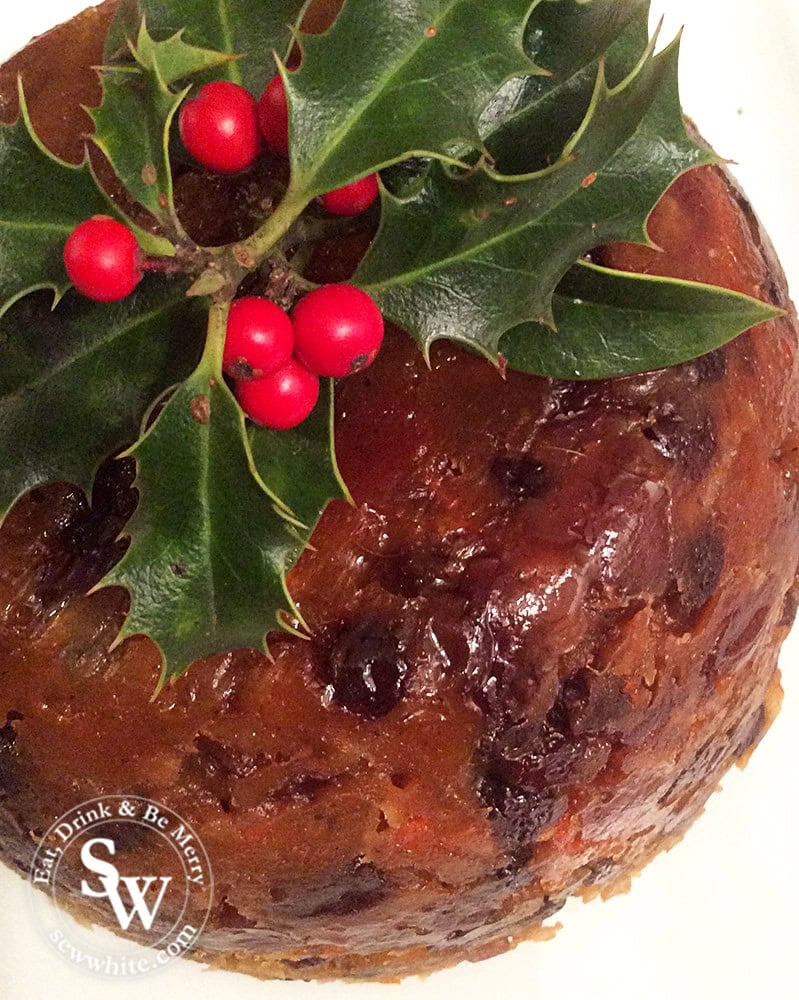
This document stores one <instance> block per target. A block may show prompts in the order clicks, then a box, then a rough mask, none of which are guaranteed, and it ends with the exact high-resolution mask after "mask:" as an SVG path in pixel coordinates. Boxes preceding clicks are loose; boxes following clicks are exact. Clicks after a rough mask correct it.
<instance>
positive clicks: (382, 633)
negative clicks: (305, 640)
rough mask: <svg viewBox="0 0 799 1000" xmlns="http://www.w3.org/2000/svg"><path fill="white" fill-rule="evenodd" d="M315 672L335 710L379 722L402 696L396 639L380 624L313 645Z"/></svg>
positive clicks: (402, 666)
mask: <svg viewBox="0 0 799 1000" xmlns="http://www.w3.org/2000/svg"><path fill="white" fill-rule="evenodd" d="M316 653H317V655H316V657H315V661H316V669H317V675H318V678H319V680H320V681H321V683H322V684H324V685H325V686H326V687H327V688H328V690H329V692H330V695H331V697H332V700H333V702H334V703H335V704H337V705H339V706H341V707H342V708H344V709H346V710H347V711H348V712H352V713H353V714H355V715H360V716H362V717H363V718H365V719H379V718H382V717H383V716H384V715H387V714H388V713H389V712H390V711H391V710H392V709H393V708H395V707H396V706H397V705H398V704H399V703H400V701H401V700H402V697H403V695H404V693H405V686H406V681H407V676H408V665H407V663H406V661H405V658H404V656H403V653H402V648H401V646H400V643H399V641H398V639H397V637H396V636H395V635H394V633H393V632H391V631H390V629H388V627H387V626H386V625H385V624H384V623H383V622H381V621H376V620H373V621H366V622H361V623H360V624H358V625H341V626H339V627H338V628H334V629H332V630H330V629H328V630H327V632H326V633H325V634H323V635H320V636H319V637H318V640H317V647H316Z"/></svg>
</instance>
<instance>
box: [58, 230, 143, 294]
mask: <svg viewBox="0 0 799 1000" xmlns="http://www.w3.org/2000/svg"><path fill="white" fill-rule="evenodd" d="M140 257H141V253H140V250H139V243H138V241H137V239H136V237H135V236H134V235H133V233H132V232H131V231H130V229H128V227H127V226H123V225H122V223H121V222H117V221H116V219H111V218H109V217H108V216H107V215H95V216H93V217H92V218H91V219H87V220H86V222H81V224H80V225H79V226H76V228H75V229H73V230H72V233H71V234H70V236H69V239H68V240H67V242H66V246H65V247H64V265H65V267H66V269H67V275H68V276H69V280H70V281H71V282H72V284H73V285H74V286H75V288H77V290H78V291H79V292H80V293H81V294H82V295H85V296H86V297H87V298H89V299H94V301H95V302H118V301H119V300H120V299H124V298H126V297H127V296H128V295H130V293H131V292H132V291H133V289H134V288H135V287H136V285H138V283H139V282H140V281H141V278H142V272H141V261H140Z"/></svg>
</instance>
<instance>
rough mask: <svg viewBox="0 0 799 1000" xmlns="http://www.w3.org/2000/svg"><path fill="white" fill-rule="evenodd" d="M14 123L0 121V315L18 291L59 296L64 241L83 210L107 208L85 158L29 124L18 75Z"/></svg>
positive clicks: (84, 215) (63, 284)
mask: <svg viewBox="0 0 799 1000" xmlns="http://www.w3.org/2000/svg"><path fill="white" fill-rule="evenodd" d="M18 87H19V104H20V114H19V119H18V120H17V122H16V124H15V125H2V126H0V316H2V315H3V313H5V312H6V310H7V309H9V308H10V306H11V305H13V303H14V302H16V301H17V300H18V299H20V298H21V297H22V296H24V295H27V294H28V293H29V292H32V291H34V290H36V289H44V288H49V289H52V291H53V293H54V302H58V300H59V299H60V298H61V296H62V295H63V294H64V292H65V291H66V289H67V288H69V278H68V277H67V273H66V270H65V268H64V260H63V254H64V244H65V243H66V241H67V238H68V237H69V234H70V233H71V232H72V230H73V229H74V228H75V226H77V225H78V223H79V222H82V221H83V220H84V219H86V218H87V217H88V216H90V215H93V214H101V213H104V214H110V209H111V206H110V203H109V201H108V200H107V199H106V197H105V196H104V195H103V194H102V193H101V191H100V190H99V188H98V187H97V184H96V183H95V180H94V176H93V175H92V171H91V168H90V166H89V164H88V162H87V160H85V159H84V161H83V163H81V164H79V165H78V166H74V165H73V164H70V163H65V162H64V161H63V160H60V159H58V157H57V156H55V155H53V153H51V152H50V151H49V150H48V149H47V148H46V147H45V146H44V145H43V144H42V142H41V141H40V140H39V138H38V136H37V135H36V132H35V131H34V128H33V125H32V124H31V120H30V115H29V113H28V106H27V103H26V101H25V94H24V91H23V89H22V80H21V79H20V81H19V84H18Z"/></svg>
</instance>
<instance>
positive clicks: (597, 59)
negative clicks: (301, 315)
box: [0, 0, 778, 684]
mask: <svg viewBox="0 0 799 1000" xmlns="http://www.w3.org/2000/svg"><path fill="white" fill-rule="evenodd" d="M304 6H305V5H304V4H303V3H302V0H269V2H265V3H263V4H262V5H261V8H262V9H260V8H259V10H258V12H257V16H254V12H253V9H252V3H251V2H250V0H218V2H217V3H215V4H207V3H205V2H204V0H138V2H136V0H123V2H122V3H121V5H120V7H119V9H118V11H117V15H116V17H115V19H114V22H113V24H112V26H111V30H110V32H109V36H108V41H107V45H106V61H107V65H106V67H105V68H104V69H103V71H102V84H103V97H102V102H101V104H100V106H99V107H98V108H96V109H93V110H92V111H91V116H92V118H93V120H94V125H95V132H94V134H93V136H92V137H91V142H92V144H93V146H94V147H96V149H97V150H98V151H99V152H101V153H102V154H103V155H104V156H105V157H106V159H107V160H108V161H109V162H110V164H111V167H112V168H113V170H114V172H115V174H116V176H117V178H118V179H119V181H120V182H121V184H122V186H123V187H124V188H125V190H126V191H127V194H128V196H129V198H130V200H131V201H132V202H133V203H136V205H137V206H138V207H137V208H136V209H135V211H133V210H131V215H134V216H135V218H136V220H137V224H134V223H133V222H132V221H131V219H130V218H128V217H127V216H126V215H125V214H123V212H122V210H121V209H120V208H119V207H118V204H117V203H115V202H112V201H111V200H110V199H109V198H108V197H107V196H106V195H105V193H104V192H103V190H102V188H101V187H100V185H99V184H98V182H97V179H96V176H95V174H94V172H93V170H92V167H91V166H90V161H89V158H88V156H87V157H86V159H85V160H84V162H83V163H82V164H81V165H79V166H73V165H70V164H66V163H63V162H62V161H60V160H58V159H57V158H56V157H54V156H53V155H52V154H51V153H50V152H48V151H47V150H46V149H45V148H44V147H43V145H42V144H41V142H40V141H39V139H38V138H37V136H36V133H35V129H34V127H33V124H32V122H31V120H30V116H29V115H28V113H27V108H26V105H25V98H24V80H23V81H21V82H20V108H21V113H20V117H19V120H18V122H17V123H16V124H15V125H12V126H7V127H3V128H1V129H0V202H1V203H2V204H3V206H4V207H3V210H2V211H1V212H0V215H1V216H2V218H0V315H2V314H5V315H3V316H2V318H1V319H0V447H1V448H2V450H3V454H4V456H6V457H5V458H4V461H3V466H2V468H1V469H0V513H4V512H5V511H6V510H7V509H8V508H9V507H10V506H11V504H13V502H14V501H15V499H16V498H17V497H18V496H19V495H20V494H21V493H23V492H24V491H25V490H27V489H29V488H30V487H32V486H33V485H35V484H36V483H37V482H41V481H43V480H51V479H64V478H66V479H70V480H72V481H74V482H76V483H78V484H79V485H81V486H83V487H84V488H85V489H88V488H89V487H90V486H91V481H92V477H93V475H94V472H95V471H96V469H97V467H98V466H99V464H100V462H101V461H102V460H103V459H104V458H105V457H106V456H107V455H108V454H109V453H120V452H123V453H124V454H127V455H129V456H132V457H133V458H134V459H135V461H136V464H137V481H136V487H137V489H138V492H139V505H138V508H137V510H136V512H135V514H134V516H133V518H132V520H131V522H130V523H129V525H128V526H127V528H126V534H127V535H128V536H129V539H130V542H129V546H128V549H127V552H126V555H125V556H124V557H123V559H122V560H121V562H120V563H119V564H118V565H117V566H116V567H115V568H114V569H113V570H112V571H111V573H110V574H109V576H108V577H107V579H106V581H105V582H106V583H112V584H117V585H120V586H123V587H126V588H127V589H128V590H129V592H130V595H131V610H130V614H129V616H128V619H127V622H126V624H125V627H124V630H123V636H124V635H129V634H135V633H145V634H147V635H149V636H151V637H152V638H153V639H154V640H155V642H156V643H157V644H158V646H159V647H160V649H161V652H162V654H163V660H164V668H163V675H162V681H161V682H162V684H163V683H165V682H166V681H168V680H170V679H172V678H174V677H176V676H178V675H179V674H180V673H182V672H183V670H185V669H186V668H187V667H188V666H189V665H190V664H191V662H193V661H194V660H196V659H199V658H204V657H207V656H209V655H212V654H215V653H219V652H223V651H226V650H228V649H231V648H237V647H255V648H265V647H264V643H265V634H266V633H267V632H268V631H269V630H270V629H271V628H273V627H275V625H276V624H277V623H280V624H281V625H282V626H283V627H286V628H289V629H292V630H294V631H298V632H300V633H302V632H304V631H305V630H306V626H305V623H304V621H303V618H302V615H301V613H300V609H298V608H297V607H296V606H295V604H294V602H293V601H292V599H291V596H290V593H289V591H288V588H287V584H286V578H287V575H288V573H289V571H290V570H291V568H292V566H293V565H294V564H295V562H296V560H297V559H298V557H299V555H300V554H301V552H302V550H303V548H304V547H305V545H306V544H307V542H308V539H309V537H310V535H311V533H312V531H313V529H314V527H315V525H316V523H317V522H318V520H319V517H320V516H321V514H322V512H323V510H324V508H325V506H326V505H327V503H328V502H329V501H330V500H331V499H334V498H348V493H347V489H346V485H345V484H344V482H343V480H342V478H341V476H340V474H339V471H338V468H337V465H336V460H335V447H334V435H333V401H334V384H333V381H332V380H330V379H328V380H325V381H324V382H323V385H322V391H321V396H320V400H319V403H318V404H317V406H316V408H315V409H314V411H313V412H312V414H311V416H310V417H309V418H308V420H306V421H305V422H303V423H300V424H299V425H298V426H295V427H293V428H292V429H290V430H274V429H270V428H269V427H266V426H261V425H259V424H257V423H255V422H253V421H251V420H248V419H247V418H246V415H245V412H244V411H243V410H242V407H241V406H240V405H239V402H238V401H237V397H236V394H235V392H234V391H233V386H232V383H231V382H230V380H229V378H227V377H226V371H225V367H224V363H223V357H224V350H225V338H226V333H227V328H228V317H229V314H230V307H231V303H232V301H234V299H235V298H236V296H237V295H239V294H240V289H241V288H242V283H243V282H245V281H246V282H247V283H248V285H249V284H251V283H252V281H253V280H254V279H258V280H260V281H261V284H262V286H263V288H264V291H265V293H266V294H271V295H272V297H273V298H274V299H276V300H277V301H279V303H280V304H281V305H283V306H286V305H288V306H290V305H291V304H292V302H294V301H295V300H297V299H298V298H301V297H302V296H303V295H304V294H306V293H308V292H311V291H313V290H314V286H313V284H312V283H311V282H310V281H309V280H308V279H307V277H306V275H305V272H304V264H303V262H305V261H306V260H307V259H308V256H309V254H308V252H307V251H308V250H309V249H310V248H312V246H313V245H314V244H315V243H316V242H318V241H319V240H320V239H323V238H325V237H327V236H329V235H330V233H331V232H332V231H334V229H333V228H331V225H332V220H328V219H326V217H325V213H324V211H323V210H321V209H320V208H319V206H318V205H317V204H316V203H317V200H318V199H319V198H320V196H322V197H323V196H325V194H326V193H327V192H330V191H331V190H334V189H341V188H346V187H347V186H348V185H350V184H352V183H353V182H357V181H360V180H362V179H363V178H369V177H371V176H372V175H374V174H375V173H376V172H378V171H382V172H383V178H384V183H383V184H381V186H380V225H379V229H378V231H377V234H376V236H375V238H374V240H373V243H372V245H371V247H370V249H369V251H368V252H367V254H366V256H365V258H364V260H363V261H362V262H361V264H360V266H359V268H358V271H357V272H356V274H355V276H354V278H353V279H352V283H353V284H354V285H355V286H357V287H360V288H361V289H362V290H363V291H365V292H366V293H368V295H369V296H370V297H371V298H372V299H373V300H374V301H376V302H377V303H378V305H379V306H380V308H381V310H382V312H383V313H384V315H385V316H386V317H387V318H388V319H391V320H393V321H394V322H395V323H396V324H397V325H399V326H401V327H403V328H404V329H405V330H407V332H408V333H409V335H411V336H412V337H414V338H415V339H416V340H417V342H418V343H419V346H420V348H421V350H422V351H423V353H424V354H425V355H429V352H430V349H431V346H432V345H433V344H434V343H435V341H436V340H439V339H442V338H446V339H450V340H455V341H458V342H460V343H461V344H463V345H464V346H466V347H468V348H470V349H472V350H475V351H477V352H479V353H481V354H483V355H485V356H486V357H487V358H488V359H489V360H490V361H492V362H493V363H495V364H497V365H498V366H501V365H502V364H507V365H508V366H509V367H511V368H516V369H519V370H521V371H527V372H532V373H535V374H539V375H548V376H552V377H557V378H577V379H580V378H606V377H612V376H614V375H626V374H630V373H633V372H640V371H646V370H650V369H654V368H659V367H663V366H665V365H671V364H677V363H680V362H682V361H686V360H688V359H690V358H692V357H695V356H697V355H699V354H702V353H705V352H707V351H709V350H711V349H713V348H715V347H717V346H719V345H720V344H723V343H724V342H726V341H727V340H729V339H731V338H732V337H734V336H736V335H737V334H738V333H740V332H741V331H742V330H744V329H747V328H749V327H750V326H752V325H754V324H756V323H758V322H761V321H763V320H766V319H769V318H771V317H773V316H775V315H777V314H778V310H776V309H774V308H773V307H771V306H770V305H766V304H764V303H760V302H756V301H754V300H752V299H750V298H747V297H746V296H743V295H739V294H736V293H734V292H730V291H727V290H724V289H718V288H711V287H708V286H705V285H698V284H692V283H689V282H681V281H675V280H673V279H663V278H655V277H652V276H641V275H629V274H625V273H621V272H616V271H612V270H608V269H606V268H600V267H596V266H594V265H591V264H588V263H586V261H585V259H584V258H585V255H586V254H587V253H588V252H589V251H590V250H591V249H593V248H594V247H596V246H598V245H600V244H602V243H605V242H608V241H612V240H634V241H639V242H646V241H647V239H648V237H647V232H646V223H647V219H648V217H649V215H650V213H651V211H652V208H653V207H654V205H655V204H656V202H657V200H658V199H659V197H660V196H661V195H662V193H663V192H664V191H665V189H666V188H667V187H668V186H669V185H670V184H671V183H672V182H673V180H674V179H675V178H676V177H677V176H679V174H681V173H682V172H683V171H685V170H688V169H691V168H693V167H696V166H699V165H702V164H708V163H712V162H714V161H715V157H714V156H713V155H712V154H711V153H709V152H708V151H707V150H706V149H705V148H703V147H701V146H699V145H697V143H695V142H694V141H693V139H692V138H691V137H690V136H689V134H688V133H687V131H686V128H685V125H684V122H683V118H682V112H681V108H680V101H679V93H678V88H677V58H678V45H677V43H674V44H672V45H670V46H667V47H666V48H665V49H663V51H660V52H658V51H657V50H656V38H654V39H650V38H649V35H648V30H647V18H648V13H649V4H648V2H647V0H591V2H588V3H586V2H584V0H494V2H493V3H491V4H486V3H485V2H484V0H411V2H409V0H382V2H381V3H380V4H377V5H376V4H374V3H373V2H371V0H346V2H345V3H344V6H343V8H342V10H341V11H340V13H339V14H338V16H337V17H336V19H335V20H334V22H333V24H332V26H331V27H330V28H329V29H328V30H327V31H326V32H325V33H324V34H321V35H309V34H305V33H303V31H302V29H301V19H302V15H303V12H304ZM476 26H479V30H476ZM290 57H293V59H294V62H296V61H297V60H299V66H296V65H293V63H292V61H291V59H290ZM290 66H291V68H289V67H290ZM275 74H278V75H279V81H280V82H281V83H282V88H283V89H284V91H285V94H286V99H287V103H288V108H289V123H290V125H289V136H288V138H289V142H288V146H289V159H290V181H289V183H288V187H287V189H286V190H285V191H284V192H283V193H282V197H281V198H280V200H279V202H278V203H277V204H276V206H275V207H274V210H273V211H271V212H269V213H268V214H267V215H266V217H265V218H264V219H263V221H262V224H261V225H260V226H259V227H257V228H256V229H255V231H254V232H253V233H252V234H251V235H250V236H248V237H246V238H245V239H243V240H241V241H240V242H238V243H236V244H233V245H230V246H213V247H206V246H200V245H198V244H197V243H196V242H195V241H194V240H192V238H191V237H190V236H189V235H188V233H187V231H186V227H185V226H184V224H183V221H182V220H181V218H180V214H179V211H178V209H177V207H176V202H175V197H174V182H173V154H174V150H175V143H176V134H175V133H176V128H175V121H176V118H177V117H178V116H179V115H181V114H182V109H183V108H185V107H186V106H187V101H190V100H192V99H193V98H194V96H195V95H196V92H197V90H198V88H199V87H200V86H201V85H202V84H203V83H207V82H208V81H210V80H227V81H228V82H230V83H234V84H237V85H244V86H246V87H249V89H250V90H251V92H252V93H253V94H254V96H256V97H257V96H258V95H259V94H260V92H261V90H263V88H264V86H265V85H266V84H267V83H269V81H270V80H272V79H273V78H274V76H275ZM398 177H399V178H400V179H401V183H400V182H399V180H398ZM328 204H332V202H328ZM95 213H102V214H105V215H111V216H113V217H114V218H116V219H117V220H119V221H120V222H122V223H124V224H125V225H127V226H128V227H129V228H130V229H132V230H133V231H134V232H135V234H136V236H137V239H138V241H139V246H140V247H141V250H142V253H143V254H146V255H147V257H146V259H145V260H144V263H143V268H144V270H145V271H154V272H165V273H163V274H158V273H155V274H146V275H145V278H144V280H143V281H142V282H141V284H140V286H139V287H138V288H137V290H136V291H135V292H134V294H133V295H132V296H130V297H129V298H127V299H125V300H124V301H123V302H120V303H115V304H113V305H108V304H102V303H98V302H89V301H87V300H86V299H83V298H81V297H80V296H79V295H78V294H77V293H75V292H69V293H67V294H66V295H65V296H64V293H65V292H66V290H67V287H68V284H69V282H68V278H67V275H66V272H65V271H64V265H63V258H62V254H63V249H64V244H65V242H66V240H67V238H68V237H69V236H70V233H71V232H72V231H73V230H74V228H75V227H76V226H78V225H79V224H80V223H81V221H82V220H84V219H86V218H87V216H90V215H92V214H95ZM276 276H279V280H276ZM245 287H248V286H245ZM46 289H51V290H52V292H53V293H54V302H55V303H58V309H57V310H56V311H55V312H48V311H47V305H48V303H47V302H46V293H45V292H44V291H43V290H46ZM33 293H36V294H33ZM62 296H64V301H63V302H60V303H59V300H60V299H61V297H62ZM203 327H205V331H206V332H205V335H204V336H203V333H202V328H203ZM500 355H502V358H500ZM356 377H357V376H356ZM498 391H501V384H500V388H498ZM155 401H158V406H157V407H156V408H155V409H154V408H153V403H154V402H155Z"/></svg>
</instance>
